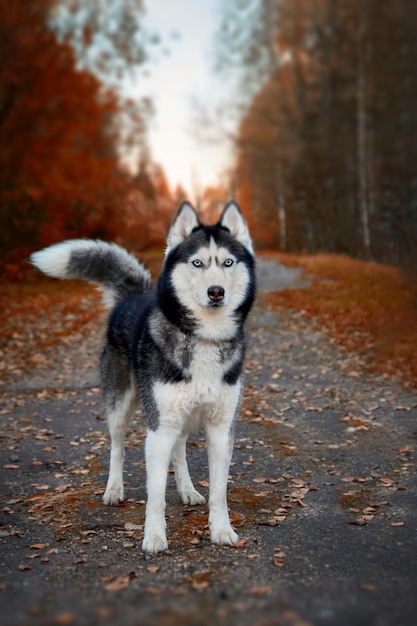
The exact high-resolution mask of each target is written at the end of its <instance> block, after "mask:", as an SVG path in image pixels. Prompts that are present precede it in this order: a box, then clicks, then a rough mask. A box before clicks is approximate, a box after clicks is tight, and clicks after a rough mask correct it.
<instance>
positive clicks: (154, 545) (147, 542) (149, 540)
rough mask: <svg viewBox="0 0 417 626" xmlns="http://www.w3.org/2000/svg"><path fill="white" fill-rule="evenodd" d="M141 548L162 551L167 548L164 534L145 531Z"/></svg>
mask: <svg viewBox="0 0 417 626" xmlns="http://www.w3.org/2000/svg"><path fill="white" fill-rule="evenodd" d="M142 550H143V551H144V552H151V553H153V554H155V553H156V552H164V551H165V550H168V542H167V539H166V537H165V535H158V534H156V533H145V536H144V538H143V542H142Z"/></svg>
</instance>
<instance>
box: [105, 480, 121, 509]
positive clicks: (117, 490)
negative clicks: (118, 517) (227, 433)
mask: <svg viewBox="0 0 417 626" xmlns="http://www.w3.org/2000/svg"><path fill="white" fill-rule="evenodd" d="M124 497H125V492H124V488H123V483H122V484H120V483H112V484H111V485H107V487H106V491H105V492H104V496H103V503H104V504H106V505H110V506H117V505H118V504H120V502H123V500H124Z"/></svg>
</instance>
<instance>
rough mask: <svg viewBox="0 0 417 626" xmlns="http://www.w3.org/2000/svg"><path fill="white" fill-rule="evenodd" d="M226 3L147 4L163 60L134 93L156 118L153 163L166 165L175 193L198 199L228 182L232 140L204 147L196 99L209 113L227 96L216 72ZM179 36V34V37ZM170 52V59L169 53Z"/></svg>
mask: <svg viewBox="0 0 417 626" xmlns="http://www.w3.org/2000/svg"><path fill="white" fill-rule="evenodd" d="M220 1H221V0H147V2H146V9H147V15H146V21H145V25H146V26H148V27H149V28H150V29H151V30H154V31H156V32H157V33H159V34H160V35H161V41H162V43H161V45H159V46H154V48H153V55H154V56H155V57H156V58H157V61H156V62H154V63H151V66H150V72H149V75H148V76H143V75H140V76H139V79H138V84H137V85H133V84H132V85H131V88H130V90H129V92H130V94H131V95H132V96H133V97H135V96H144V95H145V96H150V97H151V98H152V100H153V102H154V104H155V108H156V115H155V117H154V119H153V121H152V124H151V129H150V137H149V139H150V147H151V152H152V157H153V159H154V160H155V161H156V162H158V163H160V164H161V165H162V167H163V169H164V171H165V173H166V175H167V178H168V180H169V184H170V186H171V188H174V187H175V186H176V185H177V184H178V183H180V184H181V185H182V186H183V187H184V188H185V190H186V191H187V192H188V193H189V194H190V195H191V196H192V197H194V196H195V192H196V191H197V190H198V189H202V188H204V187H205V186H206V185H208V184H216V183H218V182H219V179H221V178H222V177H224V174H225V169H226V167H227V164H228V163H229V162H230V149H229V144H228V142H227V140H225V141H224V142H223V141H222V140H219V141H217V142H216V144H215V145H210V146H208V145H207V144H206V145H202V144H201V143H199V142H198V139H197V137H195V136H193V133H194V135H195V127H194V129H193V125H192V123H191V120H192V118H193V106H192V98H193V97H197V98H198V100H199V101H202V102H203V103H204V105H205V106H207V109H208V112H209V113H210V110H211V109H212V108H213V107H214V106H215V104H216V103H217V102H218V96H219V95H221V96H223V95H224V94H223V93H221V94H220V92H221V91H223V92H224V87H223V86H222V85H221V82H220V78H219V77H218V76H215V75H214V74H213V72H212V58H211V56H210V52H211V51H212V50H213V41H212V37H213V33H214V31H215V29H216V27H217V26H218V22H217V20H216V8H217V7H218V6H219V2H220ZM173 33H177V34H178V35H179V37H178V38H175V35H174V37H173ZM167 48H168V49H169V54H166V53H164V50H166V49H167Z"/></svg>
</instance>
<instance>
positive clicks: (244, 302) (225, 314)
mask: <svg viewBox="0 0 417 626" xmlns="http://www.w3.org/2000/svg"><path fill="white" fill-rule="evenodd" d="M31 261H32V263H33V265H35V266H36V267H37V268H38V269H40V270H41V271H43V272H45V273H46V274H48V275H50V276H55V277H57V278H80V279H84V280H87V281H89V282H92V283H95V284H98V285H99V287H100V289H101V290H102V292H103V297H104V302H105V304H106V305H107V306H108V307H109V308H111V309H112V312H111V314H110V319H109V324H108V331H107V338H106V341H105V345H104V349H103V353H102V356H101V364H100V375H101V386H102V395H103V400H104V407H105V412H106V417H107V421H108V426H109V431H110V438H111V453H110V472H109V477H108V481H107V487H106V490H105V493H104V496H103V502H104V504H109V505H117V504H118V503H119V502H121V501H122V500H123V499H124V487H123V463H124V444H125V435H126V430H127V428H128V426H129V422H130V420H131V418H132V416H133V415H134V413H135V410H136V406H137V401H138V398H139V396H140V398H141V400H142V404H143V408H144V412H145V415H146V419H147V437H146V443H145V458H146V470H147V493H148V501H147V506H146V517H145V527H144V539H143V544H142V548H143V550H144V551H146V552H159V551H163V550H166V549H167V547H168V544H167V538H166V521H165V491H166V483H167V474H168V469H169V464H170V461H171V460H172V464H173V467H174V470H175V480H176V484H177V488H178V492H179V495H180V497H181V499H182V501H183V503H184V504H191V505H195V504H201V503H203V502H204V497H203V496H202V495H201V494H200V493H198V491H196V489H195V488H194V486H193V483H192V481H191V478H190V474H189V471H188V466H187V460H186V441H187V436H188V434H189V433H190V432H192V431H195V430H196V429H198V428H199V427H200V426H202V427H204V429H205V432H206V438H207V449H208V460H209V480H210V489H209V527H210V536H211V541H212V542H213V543H216V544H226V545H232V544H234V543H236V541H237V540H238V536H237V534H236V532H235V531H234V530H233V528H232V526H231V524H230V519H229V513H228V508H227V500H226V491H227V480H228V473H229V465H230V460H231V455H232V447H233V431H234V422H235V419H236V416H237V413H238V410H239V407H240V401H241V396H242V365H243V358H244V353H245V328H244V327H245V320H246V317H247V315H248V313H249V310H250V308H251V306H252V303H253V300H254V297H255V261H254V255H253V248H252V242H251V238H250V235H249V231H248V228H247V225H246V222H245V220H244V218H243V216H242V214H241V212H240V209H239V207H238V205H237V204H236V203H234V202H231V203H229V204H228V205H227V206H226V207H225V209H224V211H223V213H222V216H221V218H220V220H219V222H218V223H217V224H215V225H210V226H208V225H203V224H201V223H200V221H199V218H198V216H197V213H196V211H195V209H194V208H193V207H192V206H191V205H190V204H189V203H184V204H183V205H182V206H181V207H180V209H179V211H178V213H177V216H176V218H175V220H174V222H173V225H172V227H171V230H170V232H169V235H168V242H167V250H166V255H165V260H164V264H163V267H162V270H161V273H160V276H159V278H158V281H157V284H156V287H154V286H153V284H152V282H151V278H150V275H149V272H148V271H147V270H146V269H145V268H144V267H143V265H141V264H140V263H139V262H138V261H137V260H136V259H135V258H134V257H133V256H131V255H130V254H129V253H128V252H126V251H125V250H124V249H122V248H120V247H119V246H117V245H115V244H109V243H105V242H103V241H93V240H89V239H73V240H70V241H64V242H62V243H58V244H56V245H53V246H50V247H49V248H46V249H44V250H41V251H39V252H35V253H34V254H33V255H32V257H31Z"/></svg>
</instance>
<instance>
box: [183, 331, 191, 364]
mask: <svg viewBox="0 0 417 626" xmlns="http://www.w3.org/2000/svg"><path fill="white" fill-rule="evenodd" d="M190 341H191V339H190V337H189V336H188V337H187V336H185V343H184V348H183V350H182V366H183V368H184V369H188V368H189V367H190V365H191V346H190Z"/></svg>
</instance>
